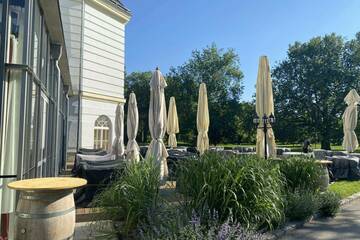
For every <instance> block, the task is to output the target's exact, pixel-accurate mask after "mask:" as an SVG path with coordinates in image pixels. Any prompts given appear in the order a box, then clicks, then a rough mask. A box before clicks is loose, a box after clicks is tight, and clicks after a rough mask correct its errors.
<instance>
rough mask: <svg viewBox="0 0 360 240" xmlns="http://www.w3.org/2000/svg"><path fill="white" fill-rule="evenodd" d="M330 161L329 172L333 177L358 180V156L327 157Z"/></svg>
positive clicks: (359, 173)
mask: <svg viewBox="0 0 360 240" xmlns="http://www.w3.org/2000/svg"><path fill="white" fill-rule="evenodd" d="M327 160H330V161H332V166H331V172H332V174H333V176H334V178H335V179H347V180H359V179H360V164H359V158H358V157H353V156H350V155H348V156H332V157H327Z"/></svg>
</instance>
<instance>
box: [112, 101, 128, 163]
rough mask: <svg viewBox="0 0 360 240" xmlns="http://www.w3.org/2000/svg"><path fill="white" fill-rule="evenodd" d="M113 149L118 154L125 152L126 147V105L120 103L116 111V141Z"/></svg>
mask: <svg viewBox="0 0 360 240" xmlns="http://www.w3.org/2000/svg"><path fill="white" fill-rule="evenodd" d="M113 150H114V153H115V155H116V156H122V155H124V153H125V147H124V105H122V104H118V105H117V107H116V112H115V141H114V145H113Z"/></svg>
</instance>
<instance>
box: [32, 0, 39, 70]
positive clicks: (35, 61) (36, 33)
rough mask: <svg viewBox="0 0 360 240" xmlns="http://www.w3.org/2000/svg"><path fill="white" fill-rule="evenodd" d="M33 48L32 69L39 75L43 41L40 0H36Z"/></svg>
mask: <svg viewBox="0 0 360 240" xmlns="http://www.w3.org/2000/svg"><path fill="white" fill-rule="evenodd" d="M33 19H34V20H33V21H34V22H33V41H32V44H33V47H32V48H33V49H32V64H31V67H32V70H33V71H34V73H35V74H36V75H38V76H39V67H40V59H41V57H40V42H41V14H40V8H39V3H38V1H34V15H33Z"/></svg>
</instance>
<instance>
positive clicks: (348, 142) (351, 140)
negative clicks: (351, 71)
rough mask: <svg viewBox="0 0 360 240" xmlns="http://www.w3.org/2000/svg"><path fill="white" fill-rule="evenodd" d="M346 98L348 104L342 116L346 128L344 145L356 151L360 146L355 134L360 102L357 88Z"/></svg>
mask: <svg viewBox="0 0 360 240" xmlns="http://www.w3.org/2000/svg"><path fill="white" fill-rule="evenodd" d="M344 100H345V102H346V104H347V105H348V106H347V108H346V109H345V112H344V114H343V116H342V119H343V130H344V139H343V144H342V145H343V147H344V149H345V150H346V151H348V152H354V151H355V150H356V149H357V148H358V147H359V143H358V140H357V137H356V134H355V128H356V125H357V119H358V110H357V104H358V103H359V102H360V96H359V94H358V93H357V92H356V90H355V89H352V90H350V92H349V93H348V94H347V95H346V97H345V99H344Z"/></svg>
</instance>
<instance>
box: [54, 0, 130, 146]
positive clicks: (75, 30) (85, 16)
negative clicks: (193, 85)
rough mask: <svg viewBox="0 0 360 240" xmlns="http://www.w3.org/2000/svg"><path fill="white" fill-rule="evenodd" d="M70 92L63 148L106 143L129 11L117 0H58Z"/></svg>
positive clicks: (119, 99) (120, 80)
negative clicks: (68, 68) (65, 140)
mask: <svg viewBox="0 0 360 240" xmlns="http://www.w3.org/2000/svg"><path fill="white" fill-rule="evenodd" d="M60 9H61V16H62V22H63V29H64V35H65V42H66V47H67V52H68V58H69V65H70V75H71V79H72V84H73V85H72V89H73V94H74V95H73V96H70V97H69V122H68V139H69V141H68V150H69V151H76V149H77V148H91V149H92V148H103V149H106V150H109V149H111V143H112V141H113V139H114V138H115V133H114V127H113V123H114V121H115V109H116V106H117V104H119V103H120V104H124V103H125V99H124V59H125V58H124V55H125V53H124V49H125V47H124V44H125V25H126V24H127V22H128V21H129V20H130V17H131V15H130V12H129V11H128V10H127V9H126V8H125V7H124V6H123V5H122V3H121V2H119V1H117V0H61V1H60Z"/></svg>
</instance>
